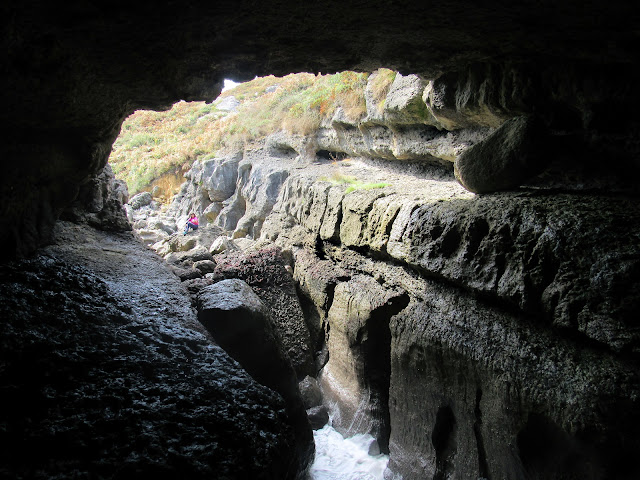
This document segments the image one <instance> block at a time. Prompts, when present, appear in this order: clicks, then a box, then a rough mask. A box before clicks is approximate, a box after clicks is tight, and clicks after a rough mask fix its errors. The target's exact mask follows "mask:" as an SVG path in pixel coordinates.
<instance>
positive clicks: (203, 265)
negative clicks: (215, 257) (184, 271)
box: [193, 260, 216, 275]
mask: <svg viewBox="0 0 640 480" xmlns="http://www.w3.org/2000/svg"><path fill="white" fill-rule="evenodd" d="M193 268H194V269H195V270H198V271H199V272H200V273H202V274H203V275H204V274H206V273H213V272H214V271H215V269H216V262H214V261H212V260H198V261H196V262H193Z"/></svg>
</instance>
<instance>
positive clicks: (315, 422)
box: [307, 405, 329, 430]
mask: <svg viewBox="0 0 640 480" xmlns="http://www.w3.org/2000/svg"><path fill="white" fill-rule="evenodd" d="M307 418H308V419H309V424H310V425H311V428H312V429H314V430H320V429H321V428H322V427H324V426H325V425H326V424H327V423H329V410H327V407H325V406H324V405H318V406H317V407H312V408H309V409H308V410H307Z"/></svg>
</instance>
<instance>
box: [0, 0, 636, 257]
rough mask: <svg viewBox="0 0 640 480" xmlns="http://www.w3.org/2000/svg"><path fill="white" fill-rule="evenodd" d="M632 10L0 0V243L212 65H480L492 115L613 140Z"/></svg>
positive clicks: (205, 83)
mask: <svg viewBox="0 0 640 480" xmlns="http://www.w3.org/2000/svg"><path fill="white" fill-rule="evenodd" d="M637 13H638V8H637V7H636V6H635V5H633V4H631V3H628V2H622V1H614V2H595V3H590V4H589V5H584V4H583V2H577V1H571V2H563V3H562V5H559V4H557V2H552V1H544V2H535V4H532V3H531V2H523V3H518V4H509V5H505V4H502V2H492V3H490V4H483V5H478V4H476V3H475V2H470V1H457V2H454V3H451V2H448V3H446V4H445V3H441V4H431V5H422V4H416V3H415V2H408V1H406V2H405V1H401V2H394V3H393V5H375V4H372V5H370V6H368V8H362V6H361V5H350V4H340V5H337V4H335V3H333V2H329V1H327V2H320V3H316V4H314V7H313V8H309V6H308V5H306V4H300V3H298V2H274V1H269V2H260V3H258V4H256V3H255V2H248V1H243V2H234V3H228V4H225V3H218V4H211V3H210V2H190V3H189V5H186V6H185V5H177V4H161V5H156V4H153V5H150V4H148V3H146V2H144V3H141V4H127V5H126V8H125V7H123V6H117V5H116V6H114V5H113V4H112V3H109V4H107V3H106V2H98V3H96V2H94V3H92V4H91V5H87V4H84V3H83V2H71V3H70V2H41V1H31V2H22V3H20V4H12V5H6V6H4V7H3V18H4V24H5V26H6V27H7V28H5V29H4V34H3V36H2V41H3V44H4V45H5V47H6V48H5V50H4V52H5V53H4V64H5V70H4V74H3V87H4V88H3V92H4V95H3V105H4V106H5V108H4V111H3V113H2V114H1V116H2V122H3V124H5V125H6V128H5V131H4V135H3V137H5V138H4V141H3V145H2V158H3V162H2V163H3V166H4V168H5V173H6V175H4V176H3V180H2V182H0V194H1V195H0V198H2V203H3V209H2V215H1V218H0V222H1V223H2V227H3V228H2V230H3V234H2V238H1V240H2V241H1V242H0V243H2V245H3V250H6V251H10V252H11V253H10V254H11V255H13V254H15V253H28V252H30V251H33V249H34V248H35V247H36V246H37V245H38V244H40V243H41V242H42V241H43V240H46V237H47V235H48V231H49V228H48V227H47V225H50V224H52V222H53V221H54V220H55V218H57V216H58V214H59V212H60V211H61V210H62V209H63V208H64V207H65V206H66V205H68V203H69V202H70V201H71V199H72V198H73V197H74V191H76V189H77V187H78V185H79V184H81V183H82V182H83V181H85V180H86V179H87V178H89V177H90V176H91V175H93V174H95V173H96V172H97V171H99V169H100V168H101V167H102V166H103V165H104V164H105V163H106V160H107V156H108V153H109V150H110V146H111V144H112V143H113V141H114V139H115V137H116V135H117V133H118V130H119V127H120V124H121V122H122V120H123V119H124V118H125V117H126V116H127V115H128V114H129V113H130V112H132V111H133V110H134V109H137V108H153V109H164V108H167V107H168V106H169V105H171V103H172V102H175V101H177V100H180V99H184V100H196V99H197V100H213V99H214V98H215V97H216V96H217V95H218V94H219V92H220V90H221V87H222V80H223V78H225V77H232V78H234V79H236V80H243V79H248V78H253V77H254V76H255V75H263V74H276V75H280V74H286V73H290V72H295V71H315V72H327V71H339V70H344V69H358V70H373V69H375V68H378V67H381V66H384V67H390V68H394V69H396V70H398V71H400V72H403V73H416V74H419V75H421V76H422V77H423V78H425V79H435V78H438V77H439V76H441V75H442V74H444V73H447V72H448V74H449V75H459V78H458V79H457V80H456V82H457V83H456V87H457V88H458V89H460V88H461V87H462V86H472V87H473V88H474V89H480V90H482V89H483V88H485V89H486V88H487V84H486V82H484V79H486V78H491V77H492V76H493V77H494V83H495V82H497V83H499V84H501V85H505V84H506V85H507V88H502V89H498V90H497V92H498V93H497V94H496V95H498V96H500V97H501V98H487V99H485V100H486V101H489V102H494V103H497V104H499V105H500V106H502V107H506V111H505V112H504V113H505V115H506V116H507V117H509V116H515V115H516V114H521V113H528V111H531V110H535V111H536V112H541V114H542V116H543V117H544V118H546V119H547V120H548V123H551V124H552V125H551V126H552V127H554V128H559V129H562V128H568V127H566V122H564V121H560V125H558V124H557V123H558V121H557V118H559V117H563V115H559V114H558V113H557V112H565V113H566V112H574V115H573V116H571V115H569V116H570V117H572V119H573V121H572V124H580V125H578V127H577V128H576V129H575V130H579V131H580V132H581V133H580V134H581V135H589V136H590V137H589V138H600V137H601V131H602V130H605V131H606V130H608V129H609V130H610V129H611V126H610V125H611V122H615V123H616V125H618V126H619V131H617V132H616V133H617V134H619V135H618V136H622V137H623V138H627V139H629V138H631V137H633V136H634V135H635V133H634V132H635V130H636V129H635V127H634V126H633V122H632V121H631V118H632V117H633V111H634V110H635V106H636V105H637V104H639V103H640V100H638V98H637V95H636V94H634V93H633V89H632V88H631V86H632V85H633V83H634V82H635V80H636V79H637V77H636V75H635V74H634V73H633V71H634V67H635V64H636V63H637V59H638V53H637V52H638V49H636V48H635V46H636V45H637V44H638V34H637V32H636V31H635V30H634V28H633V26H634V23H635V22H634V20H635V19H636V18H637ZM456 72H457V73H456ZM454 83H455V82H454ZM485 100H483V101H485ZM575 112H578V113H575ZM564 116H565V117H566V115H564ZM554 122H556V123H555V124H554ZM602 125H605V128H604V129H603V128H602V127H601V126H602ZM585 132H587V133H586V134H585ZM607 141H608V140H607ZM607 141H604V142H602V143H607ZM627 143H628V142H627ZM51 159H55V162H51ZM52 163H54V165H53V166H52ZM45 165H46V166H47V168H46V169H43V167H44V166H45ZM65 172H73V175H72V176H70V175H66V174H65ZM30 215H37V216H39V217H40V218H39V221H38V222H32V223H33V224H30V225H28V226H26V227H25V228H22V229H21V228H18V227H16V222H18V221H19V219H20V218H25V217H28V216H30ZM36 223H37V224H36ZM25 231H26V233H25Z"/></svg>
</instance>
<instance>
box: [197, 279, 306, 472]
mask: <svg viewBox="0 0 640 480" xmlns="http://www.w3.org/2000/svg"><path fill="white" fill-rule="evenodd" d="M197 304H198V319H199V320H200V322H201V323H202V324H203V325H204V326H205V327H206V329H207V330H208V331H209V332H210V333H211V335H212V336H213V338H214V339H215V340H216V342H217V343H218V344H219V345H220V346H221V347H222V348H223V349H224V350H225V351H227V353H229V354H230V355H231V356H232V357H233V358H234V359H236V360H237V361H238V362H239V363H240V364H241V365H242V366H243V368H245V369H246V370H247V372H248V373H249V374H250V375H251V376H252V377H253V378H254V379H255V380H256V381H258V382H260V383H261V384H263V385H265V386H267V387H269V388H271V389H273V390H275V391H276V392H278V393H279V394H280V395H282V397H283V398H284V400H285V403H286V405H287V413H288V415H289V418H290V419H291V420H292V421H293V423H294V430H295V435H296V438H297V440H298V445H297V447H296V459H297V462H298V465H296V467H298V468H299V469H300V470H305V468H306V467H307V466H308V464H309V462H311V460H312V459H313V452H314V444H313V435H312V434H311V429H310V427H309V421H308V419H307V415H306V412H305V408H304V405H303V403H302V398H301V396H300V392H299V391H298V386H297V382H296V375H295V372H294V370H293V367H292V366H291V363H290V361H289V358H288V356H287V355H286V353H285V351H284V350H283V348H282V345H281V343H280V342H279V339H278V336H277V335H276V334H275V332H274V326H273V323H272V320H271V318H270V316H269V313H268V311H267V308H266V307H265V305H264V304H263V303H262V301H261V300H260V298H259V297H258V296H257V295H256V294H255V293H254V292H253V290H252V289H251V287H249V285H247V284H246V283H245V282H243V281H242V280H239V279H229V280H222V281H220V282H218V283H216V284H213V285H210V286H207V287H204V288H202V289H201V290H200V292H199V293H198V296H197Z"/></svg>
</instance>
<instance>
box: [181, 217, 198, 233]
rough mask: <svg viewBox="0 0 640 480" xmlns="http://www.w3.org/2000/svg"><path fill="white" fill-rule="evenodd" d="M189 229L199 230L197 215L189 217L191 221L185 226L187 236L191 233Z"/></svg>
mask: <svg viewBox="0 0 640 480" xmlns="http://www.w3.org/2000/svg"><path fill="white" fill-rule="evenodd" d="M189 229H192V230H197V229H198V217H196V214H195V213H192V214H191V215H189V219H188V220H187V224H186V225H185V226H184V233H183V235H186V234H187V233H188V232H189Z"/></svg>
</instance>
